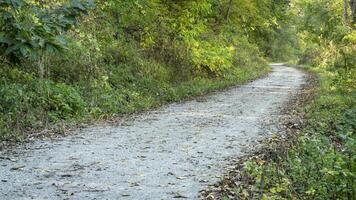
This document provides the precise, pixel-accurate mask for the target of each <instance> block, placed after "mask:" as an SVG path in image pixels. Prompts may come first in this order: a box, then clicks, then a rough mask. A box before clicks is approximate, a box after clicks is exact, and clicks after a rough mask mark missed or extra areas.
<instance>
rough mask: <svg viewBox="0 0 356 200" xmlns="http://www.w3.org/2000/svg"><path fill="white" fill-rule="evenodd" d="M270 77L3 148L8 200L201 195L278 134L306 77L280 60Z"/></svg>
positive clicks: (1, 191)
mask: <svg viewBox="0 0 356 200" xmlns="http://www.w3.org/2000/svg"><path fill="white" fill-rule="evenodd" d="M272 68H273V71H272V72H271V73H270V74H269V75H268V76H267V77H265V78H262V79H259V80H256V81H253V82H251V83H249V84H246V85H244V86H240V87H235V88H232V89H229V90H226V91H223V92H219V93H215V94H212V95H209V96H207V97H204V98H200V99H199V100H194V101H188V102H185V103H180V104H171V105H168V106H165V107H163V108H161V109H158V110H155V111H152V112H149V113H146V114H143V115H140V116H139V117H138V118H136V119H135V120H129V121H128V122H127V123H126V124H125V125H120V126H110V127H90V128H86V129H84V130H82V131H81V132H80V133H78V134H75V135H73V136H68V137H64V138H61V139H58V140H56V141H38V142H36V143H35V144H31V145H27V146H22V147H18V148H16V149H14V150H13V151H11V152H10V153H9V152H0V199H4V200H6V199H9V200H15V199H51V200H56V199H61V200H62V199H83V200H89V199H98V200H101V199H140V200H141V199H173V198H187V199H197V198H198V195H199V191H200V190H202V189H204V188H205V187H206V185H208V184H212V183H214V182H216V181H217V180H218V179H219V175H221V174H223V172H224V169H226V167H228V165H229V158H231V157H233V156H237V155H242V154H244V152H246V151H252V150H254V149H255V148H257V146H258V141H259V140H261V139H263V138H266V137H268V136H270V135H271V133H272V132H273V130H274V129H275V128H276V127H275V126H274V125H273V124H274V123H275V120H276V119H278V118H279V117H280V116H279V115H278V111H279V110H280V108H281V107H283V106H284V105H285V104H286V102H287V101H288V100H289V99H290V98H291V97H293V95H295V94H296V92H297V90H298V89H300V87H301V85H302V84H303V83H304V82H305V76H304V74H303V73H302V72H300V71H298V70H297V69H294V68H287V67H284V66H282V65H279V64H275V65H272Z"/></svg>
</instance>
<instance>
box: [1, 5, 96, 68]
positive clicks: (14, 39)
mask: <svg viewBox="0 0 356 200" xmlns="http://www.w3.org/2000/svg"><path fill="white" fill-rule="evenodd" d="M91 7H92V3H90V2H80V1H78V0H72V1H71V3H70V5H64V6H60V7H58V8H55V9H41V8H39V7H38V6H36V5H34V4H32V3H29V2H27V1H25V0H1V1H0V27H1V28H0V56H3V57H6V58H7V59H9V61H10V62H19V61H20V60H21V59H22V58H29V57H31V58H37V57H39V56H40V54H42V53H43V52H44V51H46V52H48V53H54V51H56V50H59V49H61V48H63V47H64V45H65V44H66V41H65V39H64V37H63V35H62V33H63V32H65V31H68V30H69V29H70V28H71V27H72V26H74V25H76V23H77V21H78V20H77V18H78V16H80V15H81V14H82V13H86V12H87V9H89V8H91Z"/></svg>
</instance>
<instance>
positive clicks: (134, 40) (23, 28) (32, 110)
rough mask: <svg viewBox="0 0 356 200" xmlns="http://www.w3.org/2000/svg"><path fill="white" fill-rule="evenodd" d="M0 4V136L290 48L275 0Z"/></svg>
mask: <svg viewBox="0 0 356 200" xmlns="http://www.w3.org/2000/svg"><path fill="white" fill-rule="evenodd" d="M0 2H1V3H0V8H1V9H0V16H1V17H0V25H1V26H0V27H1V28H0V46H1V50H0V57H1V59H2V63H0V70H1V72H2V73H1V80H2V83H1V88H2V89H3V92H4V94H3V96H9V97H11V98H13V99H16V96H17V95H19V98H17V99H18V100H19V102H18V103H16V104H13V105H12V104H9V102H8V100H6V101H5V100H4V99H6V98H5V97H3V96H0V99H1V100H4V105H6V106H2V107H3V108H2V110H1V112H0V113H1V115H0V116H1V117H0V119H1V120H0V124H1V126H3V127H4V126H6V127H7V128H3V129H2V130H4V131H3V133H2V134H3V135H6V138H11V137H8V136H11V134H12V132H13V131H12V130H15V129H12V127H13V126H15V125H16V126H17V127H18V128H16V130H17V132H19V133H21V134H20V135H22V134H24V133H25V132H27V131H28V130H40V129H42V128H44V127H45V126H47V125H48V126H51V125H53V124H55V123H57V122H58V121H61V120H65V121H70V120H93V119H101V118H110V117H114V116H117V115H120V114H122V113H130V112H136V111H138V110H145V109H149V108H152V107H154V106H159V105H160V104H162V103H166V102H170V101H179V100H182V99H184V98H189V97H191V96H194V95H202V94H204V93H206V92H209V91H212V90H214V89H220V88H223V87H226V86H228V85H232V84H235V83H241V82H243V81H246V80H248V79H251V78H256V77H258V76H259V75H262V74H263V73H266V72H267V63H266V61H265V58H264V56H265V55H272V54H273V55H275V56H273V57H274V58H276V59H277V57H278V58H280V59H283V58H286V57H288V56H286V54H289V53H288V52H287V51H285V49H286V48H287V49H288V48H292V45H290V44H289V43H288V44H287V46H288V47H287V46H286V47H283V48H280V49H279V50H278V49H277V48H276V47H281V46H283V45H280V44H284V43H283V42H280V41H278V40H279V39H278V37H276V35H277V34H278V32H280V31H282V29H283V28H282V26H280V25H279V24H282V23H284V24H287V20H286V15H285V14H284V12H283V9H284V7H285V6H286V3H285V2H283V1H281V2H275V1H272V0H264V1H263V4H261V3H260V1H258V0H254V1H245V0H243V1H241V0H233V1H232V2H233V4H232V5H230V1H216V0H202V1H195V0H189V1H162V0H153V1H152V0H139V1H124V0H119V1H118V0H108V1H95V8H94V9H93V7H92V6H93V5H92V3H91V2H90V1H79V0H71V1H67V0H54V1H50V2H43V1H37V0H27V1H25V0H6V1H5V0H3V1H0ZM229 7H230V8H229ZM228 8H229V10H230V11H229V14H228V16H227V17H226V13H227V10H228ZM6 17H8V18H6ZM5 18H6V19H9V20H5ZM291 32H292V31H291ZM285 35H286V36H285V37H284V38H283V39H286V38H288V37H289V36H290V35H291V34H289V35H288V34H285ZM271 39H273V41H274V42H275V43H276V45H273V46H271V47H269V45H267V44H268V41H269V40H271ZM58 50H62V51H58ZM268 52H272V53H268ZM281 52H282V53H281ZM284 53H286V54H284ZM24 66H26V67H24ZM22 77H25V78H22ZM15 88H19V89H15ZM16 91H21V92H16ZM11 92H14V93H11ZM21 95H22V96H21ZM21 99H22V100H21ZM23 99H27V100H23ZM35 100H36V101H37V100H38V102H40V103H38V104H34V102H35ZM12 106H13V107H12ZM10 110H11V111H10ZM10 112H11V113H12V114H11V115H12V117H11V118H6V117H5V116H6V115H7V114H8V113H10Z"/></svg>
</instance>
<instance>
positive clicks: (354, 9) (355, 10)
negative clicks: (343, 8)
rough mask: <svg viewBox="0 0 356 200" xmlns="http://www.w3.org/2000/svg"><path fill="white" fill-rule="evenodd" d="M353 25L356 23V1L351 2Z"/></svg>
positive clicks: (351, 0)
mask: <svg viewBox="0 0 356 200" xmlns="http://www.w3.org/2000/svg"><path fill="white" fill-rule="evenodd" d="M350 8H351V16H352V23H353V24H355V23H356V0H350Z"/></svg>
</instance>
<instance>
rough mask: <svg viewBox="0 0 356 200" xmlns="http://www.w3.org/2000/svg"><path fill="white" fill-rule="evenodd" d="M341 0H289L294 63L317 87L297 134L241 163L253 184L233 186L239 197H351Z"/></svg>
mask: <svg viewBox="0 0 356 200" xmlns="http://www.w3.org/2000/svg"><path fill="white" fill-rule="evenodd" d="M344 3H345V1H342V0H337V1H334V0H295V1H292V5H291V8H290V12H292V13H294V16H295V19H294V21H295V22H296V24H297V35H298V37H299V38H298V40H299V44H300V47H301V48H300V50H299V51H297V54H299V56H300V60H299V62H300V63H302V64H307V65H309V66H311V67H309V68H308V69H309V70H310V71H313V72H314V73H316V74H318V75H319V78H320V86H319V88H318V91H317V95H316V97H315V99H314V100H313V101H312V102H310V103H309V105H308V106H306V108H303V110H302V111H301V112H304V113H306V116H305V121H306V123H305V125H304V127H303V128H302V129H301V130H300V135H298V136H297V137H296V138H292V139H291V140H290V141H287V142H281V141H279V142H273V143H272V144H271V145H270V152H268V153H269V155H270V156H269V157H267V158H266V159H265V160H260V159H252V160H251V161H249V162H247V163H246V166H245V168H244V170H243V171H244V172H243V173H244V176H245V177H248V178H250V179H252V180H253V181H251V182H250V183H253V184H252V185H249V183H246V185H244V186H241V187H240V188H237V191H238V192H239V193H238V196H239V197H242V198H255V199H355V188H356V184H355V181H354V180H355V176H356V175H355V172H356V156H355V155H356V152H355V150H356V148H355V147H356V143H355V139H356V138H355V130H356V101H355V96H356V88H355V85H356V70H355V69H356V68H355V63H356V60H355V54H356V46H355V44H356V43H355V41H356V40H355V30H353V27H351V26H349V24H348V23H347V22H345V17H344V14H345V13H344V12H343V11H344V10H343V8H344V7H343V6H344ZM346 3H348V2H347V1H346ZM300 53H301V54H300ZM281 144H283V145H281ZM242 191H249V192H245V193H243V192H242ZM246 193H247V195H244V194H246Z"/></svg>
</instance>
